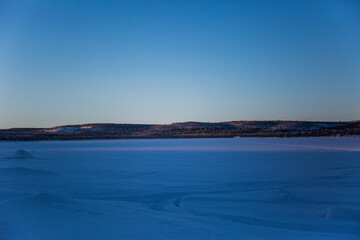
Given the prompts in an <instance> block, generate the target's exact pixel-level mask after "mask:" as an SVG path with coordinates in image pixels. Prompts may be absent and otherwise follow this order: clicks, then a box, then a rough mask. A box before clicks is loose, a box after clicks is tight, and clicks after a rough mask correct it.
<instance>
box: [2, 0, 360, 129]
mask: <svg viewBox="0 0 360 240" xmlns="http://www.w3.org/2000/svg"><path fill="white" fill-rule="evenodd" d="M265 119H274V120H277V119H284V120H331V121H333V120H355V119H360V1H358V0H354V1H350V0H338V1H331V0H324V1H315V0H308V1H287V0H283V1H256V0H255V1H250V0H249V1H240V0H237V1H226V0H221V1H220V0H218V1H200V0H199V1H196V0H189V1H181V0H178V1H145V0H143V1H136V0H129V1H89V0H84V1H51V0H43V1H36V0H33V1H16V0H14V1H13V0H12V1H7V0H0V128H10V127H50V126H55V125H62V124H75V123H90V122H115V123H171V122H179V121H190V120H191V121H228V120H265Z"/></svg>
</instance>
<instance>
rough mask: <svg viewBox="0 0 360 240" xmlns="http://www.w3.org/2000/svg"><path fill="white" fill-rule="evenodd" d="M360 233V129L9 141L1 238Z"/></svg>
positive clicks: (3, 146)
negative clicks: (331, 133) (349, 133)
mask: <svg viewBox="0 0 360 240" xmlns="http://www.w3.org/2000/svg"><path fill="white" fill-rule="evenodd" d="M19 149H23V150H26V151H27V152H28V153H30V154H31V155H32V156H33V158H28V159H19V156H13V154H14V153H15V152H16V151H17V150H19ZM11 156H12V157H11ZM9 157H10V158H9ZM359 238H360V138H290V139H287V138H283V139H282V138H233V139H166V140H163V139H162V140H160V139H153V140H103V141H48V142H0V239H1V240H12V239H16V240H33V239H34V240H45V239H46V240H48V239H74V240H75V239H76V240H80V239H84V240H85V239H86V240H89V239H312V240H313V239H359Z"/></svg>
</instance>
